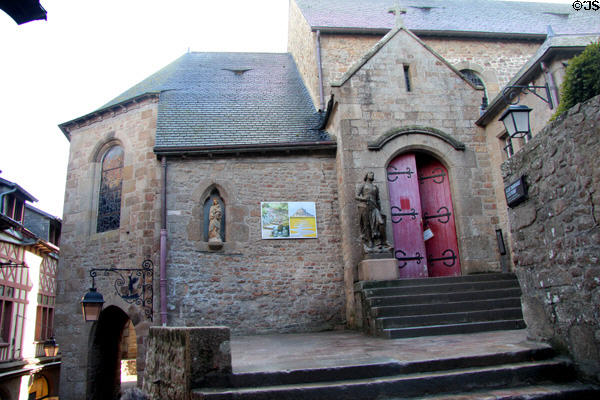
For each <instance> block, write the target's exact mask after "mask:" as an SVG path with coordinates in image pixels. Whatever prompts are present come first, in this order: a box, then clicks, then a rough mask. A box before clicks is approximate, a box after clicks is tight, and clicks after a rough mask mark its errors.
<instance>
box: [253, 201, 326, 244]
mask: <svg viewBox="0 0 600 400" xmlns="http://www.w3.org/2000/svg"><path fill="white" fill-rule="evenodd" d="M260 211H261V219H260V221H261V231H262V238H263V239H306V238H316V237H317V212H316V208H315V203H314V202H310V201H288V202H283V201H270V202H262V203H260Z"/></svg>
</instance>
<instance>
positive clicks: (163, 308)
mask: <svg viewBox="0 0 600 400" xmlns="http://www.w3.org/2000/svg"><path fill="white" fill-rule="evenodd" d="M160 163H161V166H162V177H161V178H162V179H161V193H160V202H161V223H160V323H161V324H162V326H167V157H166V156H163V157H162V159H161V161H160Z"/></svg>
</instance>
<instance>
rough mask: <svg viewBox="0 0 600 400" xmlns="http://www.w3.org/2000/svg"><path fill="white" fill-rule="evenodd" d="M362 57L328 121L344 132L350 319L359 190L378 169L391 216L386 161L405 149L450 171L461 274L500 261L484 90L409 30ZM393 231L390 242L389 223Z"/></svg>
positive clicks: (341, 160) (494, 267)
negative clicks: (480, 124)
mask: <svg viewBox="0 0 600 400" xmlns="http://www.w3.org/2000/svg"><path fill="white" fill-rule="evenodd" d="M363 61H364V64H363V65H362V66H361V67H360V68H359V69H357V70H356V71H354V73H352V74H350V75H348V76H347V78H348V79H347V80H344V81H343V82H340V83H337V84H336V87H334V88H333V89H334V92H335V95H336V100H337V101H338V104H337V107H336V109H335V110H336V111H335V113H334V115H333V117H332V122H331V124H330V126H329V127H328V131H330V132H332V133H334V134H335V136H336V137H337V138H338V160H337V162H338V167H337V171H338V180H339V182H340V193H339V196H340V209H341V218H342V231H343V232H344V241H343V247H342V248H343V251H342V254H343V255H344V268H345V279H346V281H345V283H346V290H347V292H346V293H347V299H348V305H347V310H348V312H349V313H350V314H349V315H348V316H347V318H348V321H349V322H350V323H351V324H352V323H353V321H354V316H353V315H351V313H352V310H353V309H354V307H353V304H352V303H351V302H352V301H353V300H352V298H353V296H352V288H353V286H352V285H353V282H354V281H355V280H356V279H357V276H356V266H357V265H358V263H359V261H360V260H361V258H362V255H361V246H360V242H359V234H358V232H359V230H358V216H357V206H356V202H355V200H354V197H355V194H356V191H357V188H358V186H359V185H360V184H361V183H362V180H363V177H364V175H365V173H366V172H367V171H373V172H374V173H375V183H376V184H377V185H378V186H379V188H380V194H381V202H382V209H383V210H384V213H386V214H388V215H389V210H390V201H389V195H388V189H387V179H386V168H387V165H388V164H389V162H390V161H391V160H392V159H393V158H394V157H395V156H397V155H398V154H401V153H403V152H408V151H413V152H419V151H420V152H425V153H428V154H430V155H433V156H435V157H436V158H438V159H439V160H441V162H442V163H443V164H444V165H446V167H447V169H448V171H449V174H450V183H451V191H452V198H453V203H454V211H455V221H456V229H457V236H458V241H459V250H460V259H461V266H462V274H469V273H477V272H488V271H498V270H499V268H500V265H499V258H498V252H497V247H496V243H495V232H494V226H495V225H496V224H497V223H498V216H497V209H496V201H495V198H494V190H493V187H492V182H491V170H490V166H491V164H490V160H489V155H488V152H487V147H486V145H485V135H484V133H483V131H482V130H479V129H477V128H476V127H475V126H474V122H475V120H476V119H477V118H478V117H479V104H480V102H481V92H480V91H478V90H475V89H474V87H473V86H471V85H470V84H468V83H467V82H465V81H464V80H463V79H462V78H461V77H460V76H459V75H458V74H457V73H456V71H454V70H452V68H451V67H450V66H449V65H447V64H446V63H444V62H443V60H441V59H439V58H438V57H437V56H436V55H434V54H433V53H432V52H431V51H430V50H429V49H428V48H427V47H426V46H425V45H424V44H423V43H422V42H420V41H419V40H418V39H416V38H415V37H414V36H413V35H412V34H410V33H408V32H406V31H404V30H401V31H399V32H398V33H397V34H395V35H394V36H392V37H391V38H389V41H387V42H385V44H383V45H382V46H381V47H380V48H378V49H377V50H376V51H373V52H372V53H371V54H369V57H366V58H365V59H364V60H363ZM403 65H405V66H408V67H409V71H410V72H409V73H410V79H411V82H412V83H411V86H412V87H411V90H410V91H408V90H407V89H406V87H405V78H404V68H403ZM441 94H443V95H441ZM411 127H412V128H411ZM394 132H396V133H398V132H404V133H403V134H398V135H394ZM434 132H441V134H440V135H436V134H432V133H434ZM443 137H446V138H451V140H456V141H460V142H461V143H462V144H463V145H464V149H457V148H455V147H454V146H453V145H452V144H450V140H444V139H443ZM383 138H386V141H385V144H384V145H383V146H382V147H381V148H380V149H369V148H368V145H369V144H370V143H372V142H376V141H378V140H381V139H383ZM388 225H389V224H388ZM388 237H389V238H390V241H391V240H392V239H391V238H392V234H391V227H389V226H388Z"/></svg>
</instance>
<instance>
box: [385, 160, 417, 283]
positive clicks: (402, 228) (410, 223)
mask: <svg viewBox="0 0 600 400" xmlns="http://www.w3.org/2000/svg"><path fill="white" fill-rule="evenodd" d="M387 181H388V190H389V194H390V204H391V212H390V222H391V223H392V230H393V232H394V256H395V257H396V259H397V260H398V268H399V269H400V278H424V277H427V255H426V251H425V243H424V242H423V228H422V219H421V218H422V211H421V199H420V196H419V180H418V177H417V166H416V159H415V155H414V154H403V155H401V156H398V157H396V158H395V159H394V160H393V161H392V162H391V163H390V165H389V166H388V169H387Z"/></svg>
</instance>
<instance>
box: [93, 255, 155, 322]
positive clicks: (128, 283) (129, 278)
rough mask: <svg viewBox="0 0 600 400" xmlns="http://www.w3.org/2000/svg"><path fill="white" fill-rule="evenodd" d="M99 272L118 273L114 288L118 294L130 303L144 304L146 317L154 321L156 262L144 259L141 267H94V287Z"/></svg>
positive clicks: (106, 274)
mask: <svg viewBox="0 0 600 400" xmlns="http://www.w3.org/2000/svg"><path fill="white" fill-rule="evenodd" d="M98 272H100V273H102V274H103V275H104V276H109V275H110V274H116V275H117V278H116V279H115V281H114V288H115V292H116V293H117V296H119V297H120V298H122V299H123V300H125V302H127V303H128V304H136V305H138V306H142V308H143V309H144V314H145V315H146V318H148V319H149V320H150V321H152V315H153V311H154V309H153V299H154V288H153V281H154V280H153V277H154V264H153V263H152V261H150V260H144V261H143V262H142V266H141V268H92V269H91V270H90V276H91V277H92V287H93V288H94V287H95V284H96V281H95V278H96V276H98Z"/></svg>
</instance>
